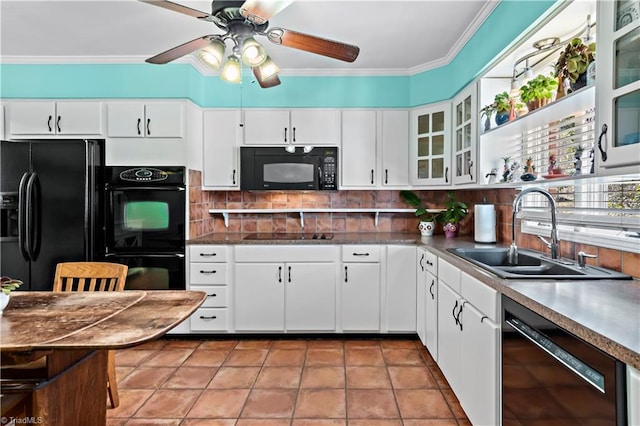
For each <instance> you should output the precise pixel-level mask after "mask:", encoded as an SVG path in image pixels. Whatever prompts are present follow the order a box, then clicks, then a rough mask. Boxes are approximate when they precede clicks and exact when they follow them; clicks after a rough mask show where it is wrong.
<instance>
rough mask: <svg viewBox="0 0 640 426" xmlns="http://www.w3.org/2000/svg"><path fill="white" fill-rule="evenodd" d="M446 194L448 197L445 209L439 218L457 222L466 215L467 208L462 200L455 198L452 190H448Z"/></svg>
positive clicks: (448, 221)
mask: <svg viewBox="0 0 640 426" xmlns="http://www.w3.org/2000/svg"><path fill="white" fill-rule="evenodd" d="M447 196H448V197H449V199H448V200H447V201H446V202H445V208H446V209H445V210H444V211H443V212H442V213H441V215H440V219H441V220H442V222H444V223H458V222H460V221H461V220H462V219H464V218H465V217H466V216H467V214H468V213H469V208H468V207H467V205H466V204H465V203H463V202H462V201H458V200H456V198H455V193H454V192H453V191H449V192H448V194H447Z"/></svg>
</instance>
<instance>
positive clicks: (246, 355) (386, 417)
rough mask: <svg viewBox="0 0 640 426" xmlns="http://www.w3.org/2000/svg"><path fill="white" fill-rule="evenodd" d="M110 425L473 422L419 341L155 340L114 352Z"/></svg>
mask: <svg viewBox="0 0 640 426" xmlns="http://www.w3.org/2000/svg"><path fill="white" fill-rule="evenodd" d="M116 366H117V367H116V368H117V374H118V386H119V393H120V406H119V407H118V408H116V409H111V408H110V409H108V410H107V425H109V426H122V425H127V426H130V425H138V426H140V425H180V426H223V425H224V426H227V425H237V426H253V425H264V426H280V425H292V426H316V425H317V426H338V425H349V426H352V425H353V426H358V425H360V426H400V425H407V426H422V425H439V426H445V425H469V424H470V423H469V421H468V419H467V418H466V416H465V414H464V412H463V411H462V409H461V407H460V404H459V403H458V401H457V399H456V397H455V396H454V394H453V392H452V391H451V389H450V387H449V385H448V383H447V381H446V380H445V379H444V377H443V375H442V373H441V372H440V370H439V369H438V367H437V365H436V364H435V362H434V361H433V359H432V358H431V357H430V355H429V354H428V352H427V351H426V350H425V349H424V347H422V345H421V344H420V343H419V341H417V340H399V339H370V340H356V339H345V340H338V339H335V340H327V339H287V340H264V339H263V340H252V339H240V340H172V339H166V340H158V341H154V342H150V343H147V344H144V345H141V346H138V347H135V348H131V349H125V350H119V351H117V352H116Z"/></svg>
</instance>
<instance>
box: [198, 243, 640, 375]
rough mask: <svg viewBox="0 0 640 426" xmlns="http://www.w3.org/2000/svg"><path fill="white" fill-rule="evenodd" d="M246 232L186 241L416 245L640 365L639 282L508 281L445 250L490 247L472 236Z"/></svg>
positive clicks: (612, 352)
mask: <svg viewBox="0 0 640 426" xmlns="http://www.w3.org/2000/svg"><path fill="white" fill-rule="evenodd" d="M247 235H248V234H244V233H218V234H210V235H207V236H204V237H200V238H195V239H193V240H190V241H188V242H187V244H417V245H418V246H421V247H425V248H426V249H427V250H429V251H430V252H432V253H434V254H435V255H437V256H438V257H440V258H442V259H444V260H446V261H447V262H449V263H451V264H452V265H454V266H457V267H458V268H460V269H461V270H462V271H464V272H466V273H467V274H469V275H471V276H473V277H475V278H477V279H479V280H480V281H482V282H484V283H485V284H487V285H488V286H489V287H492V288H494V289H495V290H497V291H499V292H500V293H503V294H504V295H506V296H507V297H509V298H511V299H513V300H515V301H516V302H518V303H520V304H522V305H524V306H526V307H527V308H529V309H531V310H532V311H534V312H536V313H538V314H540V315H542V316H543V317H545V318H548V319H549V320H551V321H553V322H554V323H556V324H558V325H559V326H561V327H563V328H565V329H566V330H568V331H569V332H571V333H573V334H575V335H576V336H578V337H580V338H582V339H583V340H585V341H587V342H589V343H591V344H592V345H593V346H595V347H597V348H599V349H601V350H602V351H604V352H606V353H608V354H610V355H612V356H614V357H615V358H618V359H619V360H621V361H623V362H625V363H626V364H629V365H631V366H633V367H634V368H636V369H640V280H594V281H575V280H527V279H518V280H504V279H501V278H498V277H497V276H495V275H493V274H491V273H489V272H487V271H485V270H483V269H481V268H479V267H477V266H475V265H473V264H472V263H470V262H467V261H466V260H463V259H462V258H460V257H458V256H456V255H454V254H452V253H449V252H448V251H447V250H446V249H448V248H455V247H486V246H487V244H476V243H474V242H473V239H472V238H470V237H459V238H453V239H447V238H444V237H443V236H435V237H422V238H421V237H420V235H419V234H418V233H416V232H379V233H378V232H371V233H358V232H345V233H335V234H334V238H333V239H332V240H313V239H302V240H301V239H285V240H245V239H244V238H245V237H246V236H247ZM263 236H264V237H268V234H263Z"/></svg>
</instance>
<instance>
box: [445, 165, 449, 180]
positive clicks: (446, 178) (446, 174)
mask: <svg viewBox="0 0 640 426" xmlns="http://www.w3.org/2000/svg"><path fill="white" fill-rule="evenodd" d="M444 181H445V182H446V183H449V167H446V168H445V169H444Z"/></svg>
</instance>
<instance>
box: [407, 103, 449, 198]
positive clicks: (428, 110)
mask: <svg viewBox="0 0 640 426" xmlns="http://www.w3.org/2000/svg"><path fill="white" fill-rule="evenodd" d="M410 140H411V161H412V162H411V183H412V184H413V185H417V186H418V185H450V184H451V173H450V170H449V168H450V164H451V103H450V102H448V101H447V102H440V103H437V104H432V105H429V106H427V107H422V108H417V109H415V110H414V111H413V113H412V117H411V138H410Z"/></svg>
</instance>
